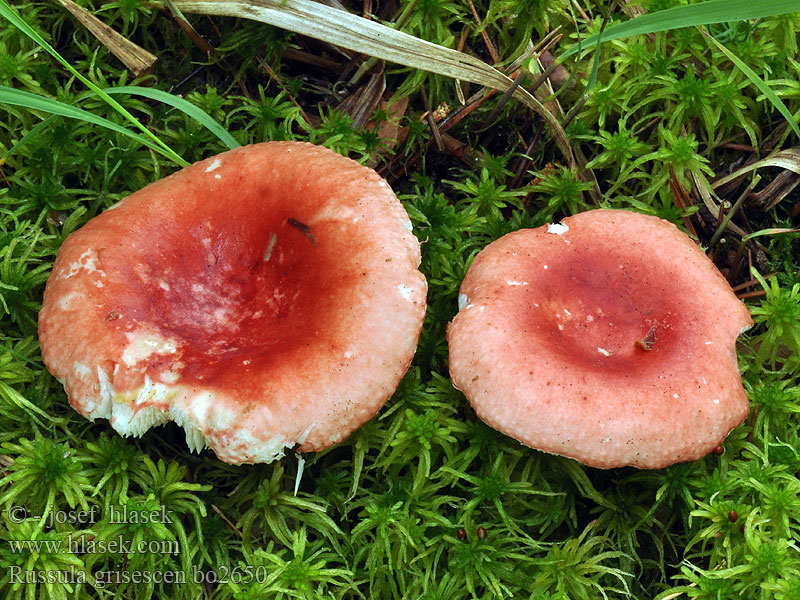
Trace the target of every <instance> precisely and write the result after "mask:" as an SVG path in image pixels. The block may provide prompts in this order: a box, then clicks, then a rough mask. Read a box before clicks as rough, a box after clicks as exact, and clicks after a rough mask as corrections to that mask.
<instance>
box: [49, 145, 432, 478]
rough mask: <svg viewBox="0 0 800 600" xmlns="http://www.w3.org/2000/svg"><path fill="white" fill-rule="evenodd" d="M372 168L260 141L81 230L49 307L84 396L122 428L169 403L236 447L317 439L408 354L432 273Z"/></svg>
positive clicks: (57, 362)
mask: <svg viewBox="0 0 800 600" xmlns="http://www.w3.org/2000/svg"><path fill="white" fill-rule="evenodd" d="M410 230H411V223H410V221H409V219H408V215H407V213H406V211H405V209H404V208H403V206H402V205H401V204H400V202H399V201H398V200H397V198H396V197H395V195H394V194H393V193H392V191H391V189H390V188H389V186H388V185H387V184H386V182H385V181H384V180H383V179H381V178H380V177H379V176H378V175H377V174H376V173H375V172H374V171H372V170H371V169H368V168H366V167H363V166H361V165H359V164H358V163H356V162H354V161H352V160H350V159H347V158H344V157H342V156H339V155H338V154H335V153H334V152H332V151H330V150H327V149H325V148H321V147H317V146H313V145H311V144H303V143H294V142H274V143H266V144H258V145H253V146H248V147H243V148H238V149H236V150H233V151H230V152H226V153H224V154H220V155H218V156H216V157H213V158H209V159H207V160H204V161H202V162H199V163H196V164H194V165H192V166H190V167H187V168H186V169H183V170H182V171H180V172H178V173H175V174H174V175H172V176H170V177H167V178H165V179H163V180H161V181H157V182H155V183H152V184H150V185H148V186H147V187H145V188H143V189H142V190H139V191H138V192H136V193H134V194H132V195H131V196H129V197H128V198H126V199H125V200H123V201H122V202H121V203H119V204H118V205H117V206H116V207H113V210H111V209H110V210H108V211H106V212H104V213H103V214H101V215H99V216H98V217H96V218H94V219H92V220H91V221H89V222H88V223H87V224H86V225H85V226H84V227H83V228H82V229H80V230H78V231H77V232H75V233H73V234H72V235H70V236H69V237H68V238H67V240H66V241H65V242H64V244H63V245H62V247H61V250H60V252H59V256H58V258H57V259H56V262H55V265H54V267H53V272H52V274H51V276H50V280H49V281H48V284H47V288H46V290H45V295H44V302H43V305H42V310H41V313H40V315H39V338H40V341H41V347H42V356H43V358H44V362H45V364H46V365H47V367H48V369H49V370H50V372H51V373H53V375H54V376H55V377H57V378H58V379H59V380H60V381H61V382H62V383H63V384H64V386H65V388H66V390H67V393H68V395H69V399H70V403H71V404H72V406H73V407H74V408H75V409H76V410H77V411H78V412H80V413H81V414H82V415H84V416H86V417H88V418H89V419H95V418H98V417H102V418H108V419H110V421H111V426H112V427H113V428H114V429H116V430H117V431H118V432H120V433H122V434H123V435H129V434H132V435H141V434H143V433H144V432H145V431H146V430H147V429H149V428H150V427H152V426H154V425H157V424H160V423H163V422H165V421H169V420H173V421H175V422H177V423H178V424H179V425H180V426H182V427H183V428H184V429H185V430H186V439H187V443H188V444H189V446H190V447H191V448H193V449H197V450H199V449H200V448H202V447H203V446H205V445H207V446H209V447H210V448H212V449H213V450H214V452H216V454H217V456H218V457H219V458H220V459H222V460H224V461H226V462H230V463H252V462H269V461H272V460H274V459H276V458H278V457H280V456H282V455H283V452H284V449H286V448H292V447H295V446H299V447H298V450H299V451H302V452H305V451H318V450H321V449H323V448H326V447H328V446H331V445H333V444H335V443H336V442H339V441H340V440H342V439H344V438H345V437H346V436H347V435H348V434H349V433H351V432H352V431H353V430H355V429H356V428H357V427H359V426H360V425H361V424H362V423H364V422H365V421H367V420H368V419H370V418H371V417H372V416H373V415H374V414H375V413H376V412H377V411H378V409H379V408H380V407H381V406H382V405H383V404H384V402H385V401H386V400H387V398H388V397H389V396H390V395H391V394H392V393H393V391H394V390H395V388H396V386H397V384H398V382H399V381H400V378H401V377H402V376H403V374H404V373H405V371H406V369H407V368H408V365H409V363H410V361H411V358H412V355H413V353H414V350H415V348H416V343H417V339H418V337H419V332H420V328H421V326H422V320H423V317H424V313H425V294H426V289H427V285H426V282H425V278H424V277H423V276H422V274H421V273H420V272H419V271H418V270H417V266H418V265H419V261H420V251H419V244H418V242H417V240H416V238H415V237H414V236H413V234H412V233H411V231H410Z"/></svg>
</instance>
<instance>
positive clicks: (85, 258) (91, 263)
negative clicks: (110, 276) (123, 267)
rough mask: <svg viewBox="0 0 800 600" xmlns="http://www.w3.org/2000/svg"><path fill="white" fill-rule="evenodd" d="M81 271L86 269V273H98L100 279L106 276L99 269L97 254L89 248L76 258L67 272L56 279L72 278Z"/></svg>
mask: <svg viewBox="0 0 800 600" xmlns="http://www.w3.org/2000/svg"><path fill="white" fill-rule="evenodd" d="M81 269H86V272H87V273H98V274H99V275H100V276H101V277H105V276H106V274H105V273H104V272H103V271H102V269H100V262H99V261H98V258H97V252H95V251H94V250H92V249H91V248H89V249H88V250H86V252H84V253H83V254H81V255H80V256H79V257H78V260H76V261H75V262H74V263H72V264H71V265H70V266H69V271H67V272H66V273H61V274H60V275H59V276H58V277H57V279H69V278H70V277H74V276H75V275H77V274H78V271H80V270H81Z"/></svg>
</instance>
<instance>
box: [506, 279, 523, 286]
mask: <svg viewBox="0 0 800 600" xmlns="http://www.w3.org/2000/svg"><path fill="white" fill-rule="evenodd" d="M506 284H507V285H528V282H527V281H514V280H513V279H509V280H508V281H506Z"/></svg>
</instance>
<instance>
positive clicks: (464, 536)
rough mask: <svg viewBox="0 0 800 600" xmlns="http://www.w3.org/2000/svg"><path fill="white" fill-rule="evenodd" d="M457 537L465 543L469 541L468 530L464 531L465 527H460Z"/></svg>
mask: <svg viewBox="0 0 800 600" xmlns="http://www.w3.org/2000/svg"><path fill="white" fill-rule="evenodd" d="M456 536H457V537H458V539H459V540H461V541H462V542H463V541H464V540H466V539H467V530H466V529H464V528H463V527H459V528H458V531H457V532H456Z"/></svg>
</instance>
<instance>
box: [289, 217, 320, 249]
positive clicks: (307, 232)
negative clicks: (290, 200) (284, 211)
mask: <svg viewBox="0 0 800 600" xmlns="http://www.w3.org/2000/svg"><path fill="white" fill-rule="evenodd" d="M286 222H287V223H288V224H289V225H290V226H291V227H294V228H295V229H297V231H299V232H300V233H302V234H303V235H304V236H306V237H307V238H308V239H310V240H311V243H312V244H314V245H315V246H316V245H317V242H316V240H315V239H314V234H313V233H311V227H309V226H308V225H306V224H305V223H301V222H300V221H298V220H297V219H288V220H287V221H286Z"/></svg>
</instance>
